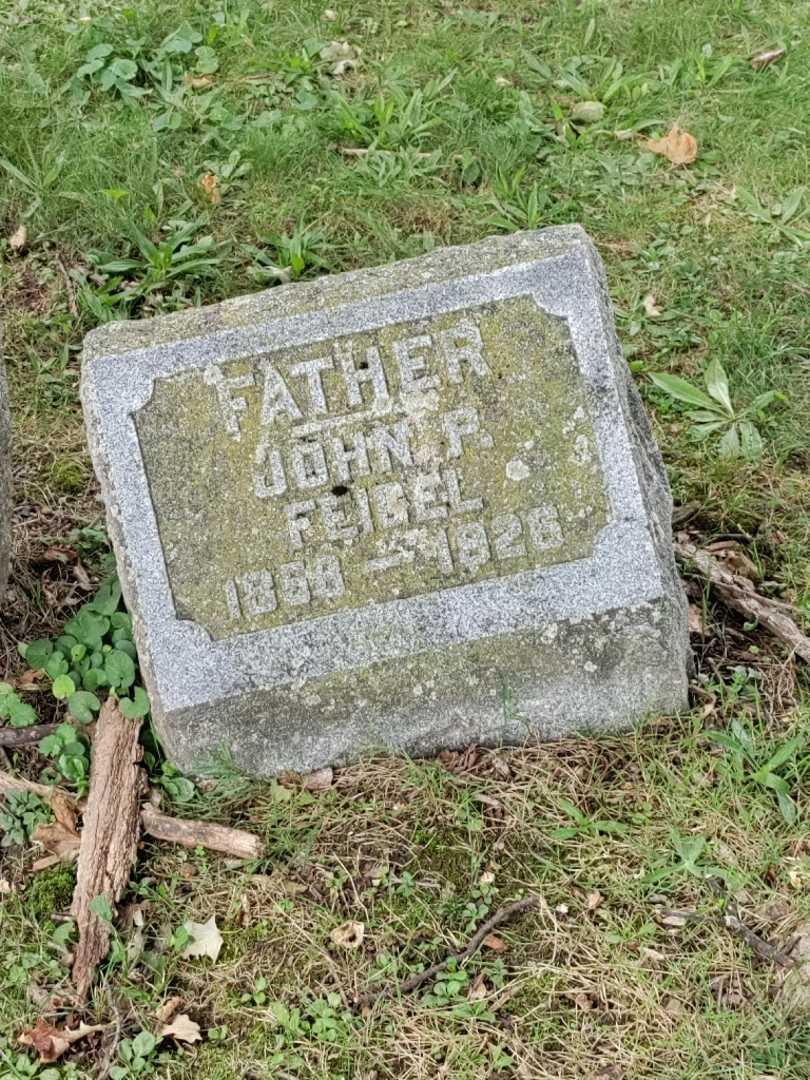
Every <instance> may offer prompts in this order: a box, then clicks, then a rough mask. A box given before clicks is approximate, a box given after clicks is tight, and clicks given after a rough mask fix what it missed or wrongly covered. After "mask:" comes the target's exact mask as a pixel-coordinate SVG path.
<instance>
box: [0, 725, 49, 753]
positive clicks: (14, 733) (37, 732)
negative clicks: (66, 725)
mask: <svg viewBox="0 0 810 1080" xmlns="http://www.w3.org/2000/svg"><path fill="white" fill-rule="evenodd" d="M58 727H59V725H58V724H31V725H30V726H29V727H16V728H12V727H4V728H0V746H2V747H5V748H6V749H11V750H14V749H16V748H17V747H18V746H30V744H31V743H35V742H39V740H40V739H44V738H45V736H46V735H50V734H51V732H53V731H56V729H57V728H58Z"/></svg>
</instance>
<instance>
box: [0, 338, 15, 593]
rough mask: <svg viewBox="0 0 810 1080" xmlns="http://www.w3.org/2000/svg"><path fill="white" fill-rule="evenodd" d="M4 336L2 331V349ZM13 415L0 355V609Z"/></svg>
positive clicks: (8, 544)
mask: <svg viewBox="0 0 810 1080" xmlns="http://www.w3.org/2000/svg"><path fill="white" fill-rule="evenodd" d="M2 345H3V334H2V329H0V349H2ZM12 509H13V503H12V500H11V415H10V412H9V406H8V385H7V384H6V372H5V367H4V365H3V357H2V354H0V609H2V607H3V602H4V599H5V593H6V586H7V584H8V571H9V564H10V562H11V511H12Z"/></svg>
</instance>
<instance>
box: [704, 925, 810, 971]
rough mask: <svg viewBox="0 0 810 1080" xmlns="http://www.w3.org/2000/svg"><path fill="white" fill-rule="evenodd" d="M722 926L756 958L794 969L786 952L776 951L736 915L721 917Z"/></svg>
mask: <svg viewBox="0 0 810 1080" xmlns="http://www.w3.org/2000/svg"><path fill="white" fill-rule="evenodd" d="M722 922H723V925H724V926H725V927H726V929H728V930H730V931H731V932H732V934H736V935H737V936H738V937H741V938H742V939H743V941H744V942H745V943H746V945H747V946H748V948H749V949H751V950H753V952H755V953H756V954H757V956H758V957H760V959H762V960H770V962H771V963H772V964H778V965H779V966H780V967H789V968H792V967H795V966H796V962H795V960H793V959H792V957H790V956H788V954H787V953H786V952H783V951H782V950H781V949H778V948H777V947H776V946H775V945H771V943H770V942H769V941H766V940H765V938H763V937H760V936H759V934H757V933H755V932H754V931H753V930H752V929H751V928H750V927H749V926H746V925H745V923H744V922H742V921H741V920H740V919H739V918H737V916H736V915H723V916H722Z"/></svg>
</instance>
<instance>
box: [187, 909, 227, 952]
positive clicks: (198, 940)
mask: <svg viewBox="0 0 810 1080" xmlns="http://www.w3.org/2000/svg"><path fill="white" fill-rule="evenodd" d="M183 929H184V930H185V931H186V933H187V934H188V935H189V937H190V938H191V940H190V941H189V943H188V944H187V945H186V947H185V948H184V949H183V951H182V952H181V953H180V955H181V956H182V958H183V959H184V960H188V959H191V958H193V957H195V956H210V957H211V959H212V960H214V961H216V960H217V959H218V957H219V952H220V949H221V948H222V934H220V932H219V928H218V926H217V918H216V915H212V916H211V918H210V919H209V920H208V921H207V922H204V923H196V922H191V921H190V920H189V922H185V923H183Z"/></svg>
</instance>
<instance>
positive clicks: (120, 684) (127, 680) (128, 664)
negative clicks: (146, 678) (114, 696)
mask: <svg viewBox="0 0 810 1080" xmlns="http://www.w3.org/2000/svg"><path fill="white" fill-rule="evenodd" d="M104 674H105V675H106V676H107V678H108V679H109V682H110V686H111V687H112V688H113V690H126V689H127V688H128V687H130V686H132V684H133V683H134V682H135V664H134V662H133V660H132V657H131V656H127V654H126V653H125V652H122V651H121V650H120V649H113V651H112V652H111V653H108V654H107V659H106V660H105V661H104Z"/></svg>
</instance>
